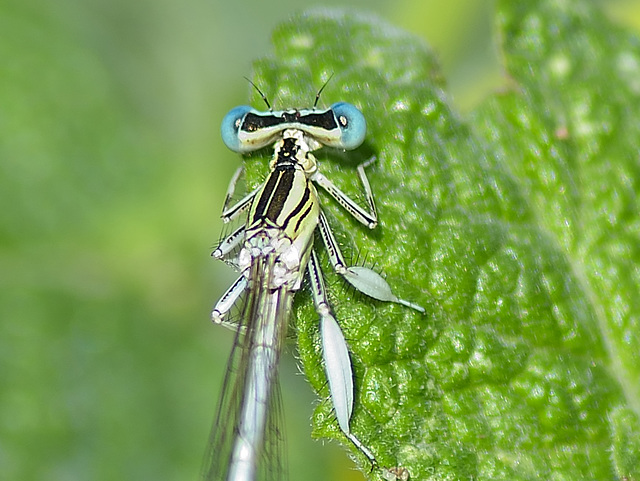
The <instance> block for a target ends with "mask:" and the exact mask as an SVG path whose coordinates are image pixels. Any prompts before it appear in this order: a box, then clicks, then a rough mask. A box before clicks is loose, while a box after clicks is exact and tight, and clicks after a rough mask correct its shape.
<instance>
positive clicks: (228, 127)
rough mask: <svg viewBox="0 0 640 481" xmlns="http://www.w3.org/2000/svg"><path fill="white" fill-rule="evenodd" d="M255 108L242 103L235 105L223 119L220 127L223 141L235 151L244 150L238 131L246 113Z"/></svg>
mask: <svg viewBox="0 0 640 481" xmlns="http://www.w3.org/2000/svg"><path fill="white" fill-rule="evenodd" d="M251 110H253V109H252V108H251V107H249V106H248V105H241V106H240V107H235V108H233V109H231V111H229V113H228V114H227V115H225V116H224V119H222V125H221V127H220V133H221V134H222V141H223V142H224V145H226V146H227V147H228V148H229V149H231V150H233V151H234V152H242V151H243V146H242V145H241V144H240V139H239V138H238V132H239V131H240V127H241V126H242V121H243V120H244V117H245V115H247V113H249V112H250V111H251Z"/></svg>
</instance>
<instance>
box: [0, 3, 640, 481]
mask: <svg viewBox="0 0 640 481" xmlns="http://www.w3.org/2000/svg"><path fill="white" fill-rule="evenodd" d="M332 4H333V5H339V6H345V2H337V1H336V2H325V3H324V4H323V5H332ZM347 4H348V6H350V7H357V8H364V9H366V10H368V11H373V12H376V13H378V14H379V15H380V16H381V17H382V18H384V19H387V20H388V21H391V22H393V23H395V24H396V25H398V26H401V27H403V28H405V29H407V30H409V31H412V32H415V33H416V34H418V35H420V36H422V37H423V38H424V39H425V40H426V41H428V42H429V43H430V44H431V45H432V47H433V48H434V49H435V50H436V51H437V52H438V54H439V56H440V58H441V61H442V65H443V69H444V74H445V76H446V78H447V79H448V81H449V83H450V86H451V92H452V94H453V99H454V101H455V102H456V104H457V107H458V109H459V110H461V111H462V112H464V111H467V110H469V109H471V108H473V106H474V105H475V104H476V103H477V102H479V101H481V99H482V97H483V95H486V94H487V93H488V92H491V91H492V89H495V88H498V87H499V86H500V85H501V76H500V70H499V61H498V55H497V54H496V53H495V48H494V47H493V46H492V35H491V22H492V20H491V19H492V10H491V8H492V5H491V2H478V1H477V0H401V1H397V0H394V1H392V0H387V1H382V0H357V1H356V0H351V1H350V2H348V3H347ZM602 4H603V6H604V7H605V8H606V11H607V13H608V14H609V15H611V16H612V17H614V18H616V19H619V20H620V21H624V22H626V23H627V24H628V25H630V26H632V27H633V28H640V6H639V4H640V2H638V1H633V2H628V1H627V2H623V1H616V2H604V1H603V2H602ZM315 6H318V5H317V4H316V3H315V2H311V1H308V0H282V1H277V2H273V1H272V2H265V1H257V0H253V1H247V2H241V3H238V2H222V1H215V0H213V1H212V0H210V1H205V0H183V1H177V0H137V1H135V2H128V1H125V0H84V1H81V0H57V1H56V2H51V1H47V0H27V1H24V0H5V1H4V2H2V3H0V202H1V204H0V205H1V209H0V285H1V289H0V314H1V321H0V322H1V324H0V480H12V481H13V480H24V481H27V480H56V481H58V480H195V479H197V478H198V473H199V469H200V463H201V459H202V455H203V453H204V450H205V445H206V441H207V438H208V434H209V429H210V423H211V421H212V418H213V414H214V408H215V404H216V400H217V395H218V394H217V393H218V390H219V388H220V384H221V379H222V375H223V373H224V367H225V363H226V359H227V356H228V353H229V350H230V347H231V339H232V337H231V333H229V332H227V331H226V330H224V329H221V328H216V327H214V326H212V325H211V324H210V322H209V321H208V318H209V311H210V309H211V307H212V305H213V304H214V303H215V301H216V300H217V298H218V297H219V296H220V295H221V294H222V292H224V290H225V288H226V287H227V286H228V285H229V283H230V282H231V281H232V279H233V278H234V274H233V273H232V272H230V271H229V269H228V268H226V267H225V266H224V265H222V263H216V262H214V261H213V260H211V258H210V257H209V253H210V249H211V247H212V246H213V245H214V244H215V243H216V241H217V240H218V236H219V231H220V230H221V223H220V220H219V211H220V207H221V203H222V200H223V196H224V191H225V189H226V185H227V182H228V180H229V178H230V176H231V174H232V172H233V170H234V169H235V168H236V167H237V166H238V165H239V162H240V157H239V156H238V155H235V154H233V153H231V152H229V151H227V150H226V149H225V148H224V146H223V145H222V142H221V141H220V137H219V123H220V120H221V119H222V117H223V115H224V114H225V113H226V112H227V111H228V110H229V109H230V108H231V107H234V106H235V105H238V104H243V103H247V101H248V93H249V90H250V87H249V86H248V84H247V82H246V81H245V80H243V78H242V77H243V76H245V75H246V76H249V75H250V74H251V62H252V60H253V59H255V58H257V57H260V56H263V55H265V54H267V53H268V52H269V51H270V44H269V37H270V31H271V30H272V28H273V27H274V26H275V25H277V24H278V23H279V22H280V21H282V20H284V19H286V18H288V16H289V15H290V14H291V13H292V12H294V11H300V10H303V9H305V8H309V7H315ZM314 88H315V87H314ZM337 100H339V99H331V101H332V102H333V101H337ZM293 350H294V349H293V347H289V348H288V351H289V353H291V352H292V351H293ZM281 381H282V384H283V393H284V406H285V409H284V410H285V412H286V425H287V428H288V431H289V434H288V443H287V447H286V449H287V451H288V458H289V465H290V471H291V479H305V480H335V479H339V480H349V479H351V480H359V479H363V478H362V475H361V474H359V473H358V472H356V471H354V470H353V468H352V465H351V463H350V461H349V460H348V458H347V457H346V455H345V454H344V453H343V452H342V450H341V449H340V448H339V447H338V446H336V445H335V444H324V443H322V442H320V441H314V440H312V439H311V438H310V434H309V433H310V416H311V413H312V409H313V405H314V403H315V401H316V400H315V397H314V395H313V393H311V390H310V388H309V387H308V386H307V384H306V381H305V380H304V377H303V376H302V375H301V374H300V373H299V370H298V369H297V367H296V364H295V360H294V356H292V355H290V354H289V355H286V356H285V357H284V361H283V365H282V369H281Z"/></svg>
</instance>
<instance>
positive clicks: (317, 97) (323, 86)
mask: <svg viewBox="0 0 640 481" xmlns="http://www.w3.org/2000/svg"><path fill="white" fill-rule="evenodd" d="M332 78H333V72H332V73H331V75H330V76H329V78H328V79H327V81H326V82H325V83H324V84H323V85H322V87H320V90H318V93H317V94H316V101H315V102H313V110H315V109H316V105H318V100H320V94H321V93H322V91H323V90H324V88H325V87H326V86H327V84H328V83H329V80H331V79H332Z"/></svg>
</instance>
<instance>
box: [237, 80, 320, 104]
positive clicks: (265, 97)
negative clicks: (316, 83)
mask: <svg viewBox="0 0 640 481" xmlns="http://www.w3.org/2000/svg"><path fill="white" fill-rule="evenodd" d="M244 79H245V80H246V81H247V82H249V83H250V84H251V85H253V88H254V89H256V90H257V91H258V93H259V94H260V97H262V100H264V103H265V104H267V107H268V108H269V112H272V111H273V108H271V104H270V103H269V101H268V100H267V96H266V95H265V94H263V93H262V90H260V89H259V88H258V86H257V85H256V84H254V83H253V82H252V81H251V80H249V78H248V77H244ZM325 85H326V84H325ZM322 88H324V86H322ZM320 92H322V89H320ZM320 92H318V95H320ZM317 101H318V100H317V99H316V102H317Z"/></svg>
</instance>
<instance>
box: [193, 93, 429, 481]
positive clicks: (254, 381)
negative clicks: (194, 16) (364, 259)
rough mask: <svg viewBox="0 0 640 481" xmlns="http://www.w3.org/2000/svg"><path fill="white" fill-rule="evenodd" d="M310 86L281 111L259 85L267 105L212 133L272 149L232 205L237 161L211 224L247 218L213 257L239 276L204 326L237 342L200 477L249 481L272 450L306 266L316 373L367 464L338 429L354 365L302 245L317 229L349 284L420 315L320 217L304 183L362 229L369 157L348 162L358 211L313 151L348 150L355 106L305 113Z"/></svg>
mask: <svg viewBox="0 0 640 481" xmlns="http://www.w3.org/2000/svg"><path fill="white" fill-rule="evenodd" d="M256 89H257V87H256ZM321 91H322V89H320V92H321ZM258 92H260V91H259V90H258ZM320 92H318V94H317V95H316V101H315V103H314V106H313V108H311V109H303V110H298V109H294V110H286V111H274V110H273V109H271V106H270V105H269V102H268V101H267V99H266V97H265V96H264V95H262V93H261V92H260V93H261V95H262V98H263V99H264V100H265V102H266V104H267V106H268V107H269V110H268V111H266V112H260V111H257V110H254V109H253V108H251V107H248V106H241V107H236V108H234V109H232V110H231V111H230V112H229V113H228V114H227V116H226V117H225V118H224V120H223V122H222V139H223V141H224V143H225V144H226V146H227V147H229V148H230V149H231V150H233V151H235V152H239V153H247V152H252V151H255V150H257V149H260V148H263V147H266V146H268V145H270V144H273V149H274V152H273V158H272V159H271V162H270V164H269V167H270V173H269V175H268V176H267V178H266V180H265V181H264V183H263V184H262V185H260V186H259V187H258V188H257V189H255V190H253V191H252V192H250V193H249V194H248V195H246V196H244V197H243V198H242V199H241V200H239V201H238V202H237V203H235V204H234V205H230V204H231V199H232V197H233V193H234V191H235V187H236V184H237V182H238V180H239V178H240V175H241V173H242V167H240V168H239V169H238V170H237V171H236V174H235V175H234V176H233V178H232V179H231V182H230V185H229V189H228V191H227V196H226V199H225V204H224V208H223V212H222V219H223V221H224V222H230V221H232V220H234V219H240V218H241V216H244V218H245V219H246V220H244V222H242V223H241V225H240V227H238V228H236V229H235V230H233V232H232V233H231V234H230V235H229V236H228V237H226V238H225V239H223V240H222V242H221V243H220V244H219V245H218V247H217V248H216V249H215V251H214V252H213V254H212V255H213V257H215V258H216V259H221V260H224V261H226V262H227V263H229V264H231V265H232V266H234V267H235V268H236V269H237V270H238V271H239V272H240V277H238V279H237V280H236V281H235V282H234V283H233V284H232V286H231V287H230V288H229V289H228V290H227V292H226V293H225V294H224V295H223V296H222V298H221V299H220V300H219V301H218V303H217V304H216V306H215V308H214V309H213V313H212V319H213V321H214V322H216V323H219V324H223V325H226V326H227V327H233V328H234V329H235V330H236V339H235V342H234V346H233V349H232V353H231V357H230V359H229V364H228V368H227V375H226V377H225V381H224V386H223V390H222V395H221V399H220V402H219V405H218V411H217V415H216V420H215V422H214V426H213V431H212V434H211V440H210V446H209V452H208V457H207V459H206V460H205V466H204V477H205V479H207V480H216V481H253V480H254V479H256V478H257V475H258V473H259V472H260V470H261V469H262V468H261V467H260V464H261V459H262V458H265V457H268V458H271V457H273V455H274V453H272V452H271V450H272V446H273V444H272V442H271V441H269V440H266V441H265V433H277V427H273V426H270V425H269V423H270V409H271V408H273V404H274V397H275V396H277V395H278V387H277V366H278V359H279V356H280V352H281V349H282V345H283V342H284V339H285V336H286V331H287V323H288V322H289V316H290V314H291V305H292V299H293V295H294V294H295V292H296V291H298V290H299V289H300V287H301V286H302V282H303V278H304V277H305V271H306V272H307V273H308V283H309V286H310V288H311V293H312V296H313V301H314V304H315V307H316V310H317V312H318V315H319V318H320V333H321V341H322V347H323V358H324V362H325V371H326V375H327V380H328V385H329V392H330V396H331V402H332V404H333V407H334V410H335V414H336V418H337V421H338V425H339V426H340V429H341V430H342V432H343V433H344V435H345V436H346V437H347V438H348V439H349V440H350V441H351V442H352V443H353V444H354V445H355V446H356V447H357V448H358V449H359V450H360V451H361V452H362V453H363V454H364V455H365V456H366V457H367V458H368V459H369V460H370V462H371V463H372V465H376V464H377V463H376V459H375V456H374V455H373V453H372V452H371V451H370V450H369V448H367V447H366V446H365V445H364V444H363V443H361V442H360V440H359V439H358V438H357V437H356V436H355V434H353V433H352V432H351V429H350V426H349V423H350V418H351V413H352V409H353V372H352V368H351V361H350V358H349V350H348V347H347V343H346V341H345V338H344V336H343V334H342V331H341V330H340V327H339V326H338V323H337V322H336V319H335V318H334V316H333V314H332V313H331V308H330V306H329V302H328V300H327V295H326V292H325V287H324V282H323V279H322V273H321V271H320V265H319V263H318V258H317V256H316V253H315V252H314V249H313V236H314V232H315V230H316V228H317V229H318V231H319V232H320V237H321V238H322V240H323V242H324V245H325V247H326V249H327V251H328V253H329V261H330V263H331V265H332V267H333V269H335V271H336V272H337V273H338V274H340V275H342V276H343V277H344V278H345V279H346V280H347V281H348V282H349V283H350V284H351V285H353V286H354V287H355V288H356V289H357V290H358V291H360V292H362V293H364V294H366V295H368V296H370V297H372V298H374V299H378V300H382V301H389V302H397V303H400V304H404V305H406V306H408V307H411V308H413V309H416V310H418V311H421V312H424V310H423V309H422V308H421V307H420V306H418V305H416V304H413V303H410V302H407V301H404V300H402V299H399V298H398V297H396V296H395V295H394V294H393V293H392V291H391V288H390V287H389V285H388V284H387V282H386V281H385V280H384V279H383V278H382V277H381V276H380V275H379V274H377V273H376V272H374V271H373V270H371V269H369V268H366V267H362V266H347V264H346V263H345V260H344V257H343V255H342V253H341V252H340V249H339V247H338V243H337V241H336V239H335V237H334V235H333V233H332V231H331V228H330V226H329V223H328V222H327V219H326V217H325V215H324V213H323V212H322V209H321V204H320V200H319V198H318V194H317V192H316V188H315V185H317V186H320V187H321V188H322V189H323V190H325V191H326V192H327V193H328V194H329V195H330V196H331V197H333V198H334V199H335V200H336V201H337V202H338V203H339V204H340V205H341V206H342V207H344V208H345V209H346V210H347V212H349V213H350V214H351V215H352V216H353V217H354V218H355V219H357V220H358V221H359V222H361V223H362V224H364V225H365V226H367V227H369V228H371V229H373V228H374V227H375V226H376V224H377V214H376V208H375V204H374V201H373V195H372V193H371V187H370V185H369V181H368V179H367V176H366V174H365V168H366V167H367V166H368V165H369V164H370V163H371V162H372V160H369V161H367V162H365V163H362V164H360V165H359V166H358V167H357V172H358V177H359V178H360V181H361V183H362V186H363V187H364V194H365V200H366V204H367V208H366V209H365V208H362V207H361V206H360V205H358V204H357V203H356V202H354V201H353V200H352V199H350V198H349V197H348V196H347V195H346V194H345V193H343V192H342V191H341V190H340V189H339V188H338V187H337V186H336V185H335V184H334V183H333V182H331V181H330V180H329V179H328V178H327V177H325V176H324V175H323V174H322V173H321V172H320V171H319V170H318V165H317V162H316V159H315V157H314V156H313V154H312V151H315V150H317V149H319V148H321V147H323V146H327V147H334V148H337V149H343V150H351V149H355V148H357V147H359V146H360V145H361V144H362V142H363V140H364V137H365V133H366V122H365V119H364V116H363V115H362V113H361V112H360V111H359V110H358V109H357V108H356V107H355V106H353V105H351V104H348V103H345V102H340V103H336V104H333V105H332V106H331V107H330V108H328V109H325V110H319V109H316V104H317V103H318V98H319V96H320ZM240 299H243V300H244V303H243V305H242V307H241V315H240V321H239V324H237V325H236V324H233V323H231V322H230V321H228V320H227V319H225V316H226V315H227V314H228V313H229V311H230V310H231V308H232V307H233V306H234V305H235V304H237V303H239V302H240ZM267 426H269V428H268V427H267ZM271 461H272V462H273V460H271ZM389 473H390V471H389Z"/></svg>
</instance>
